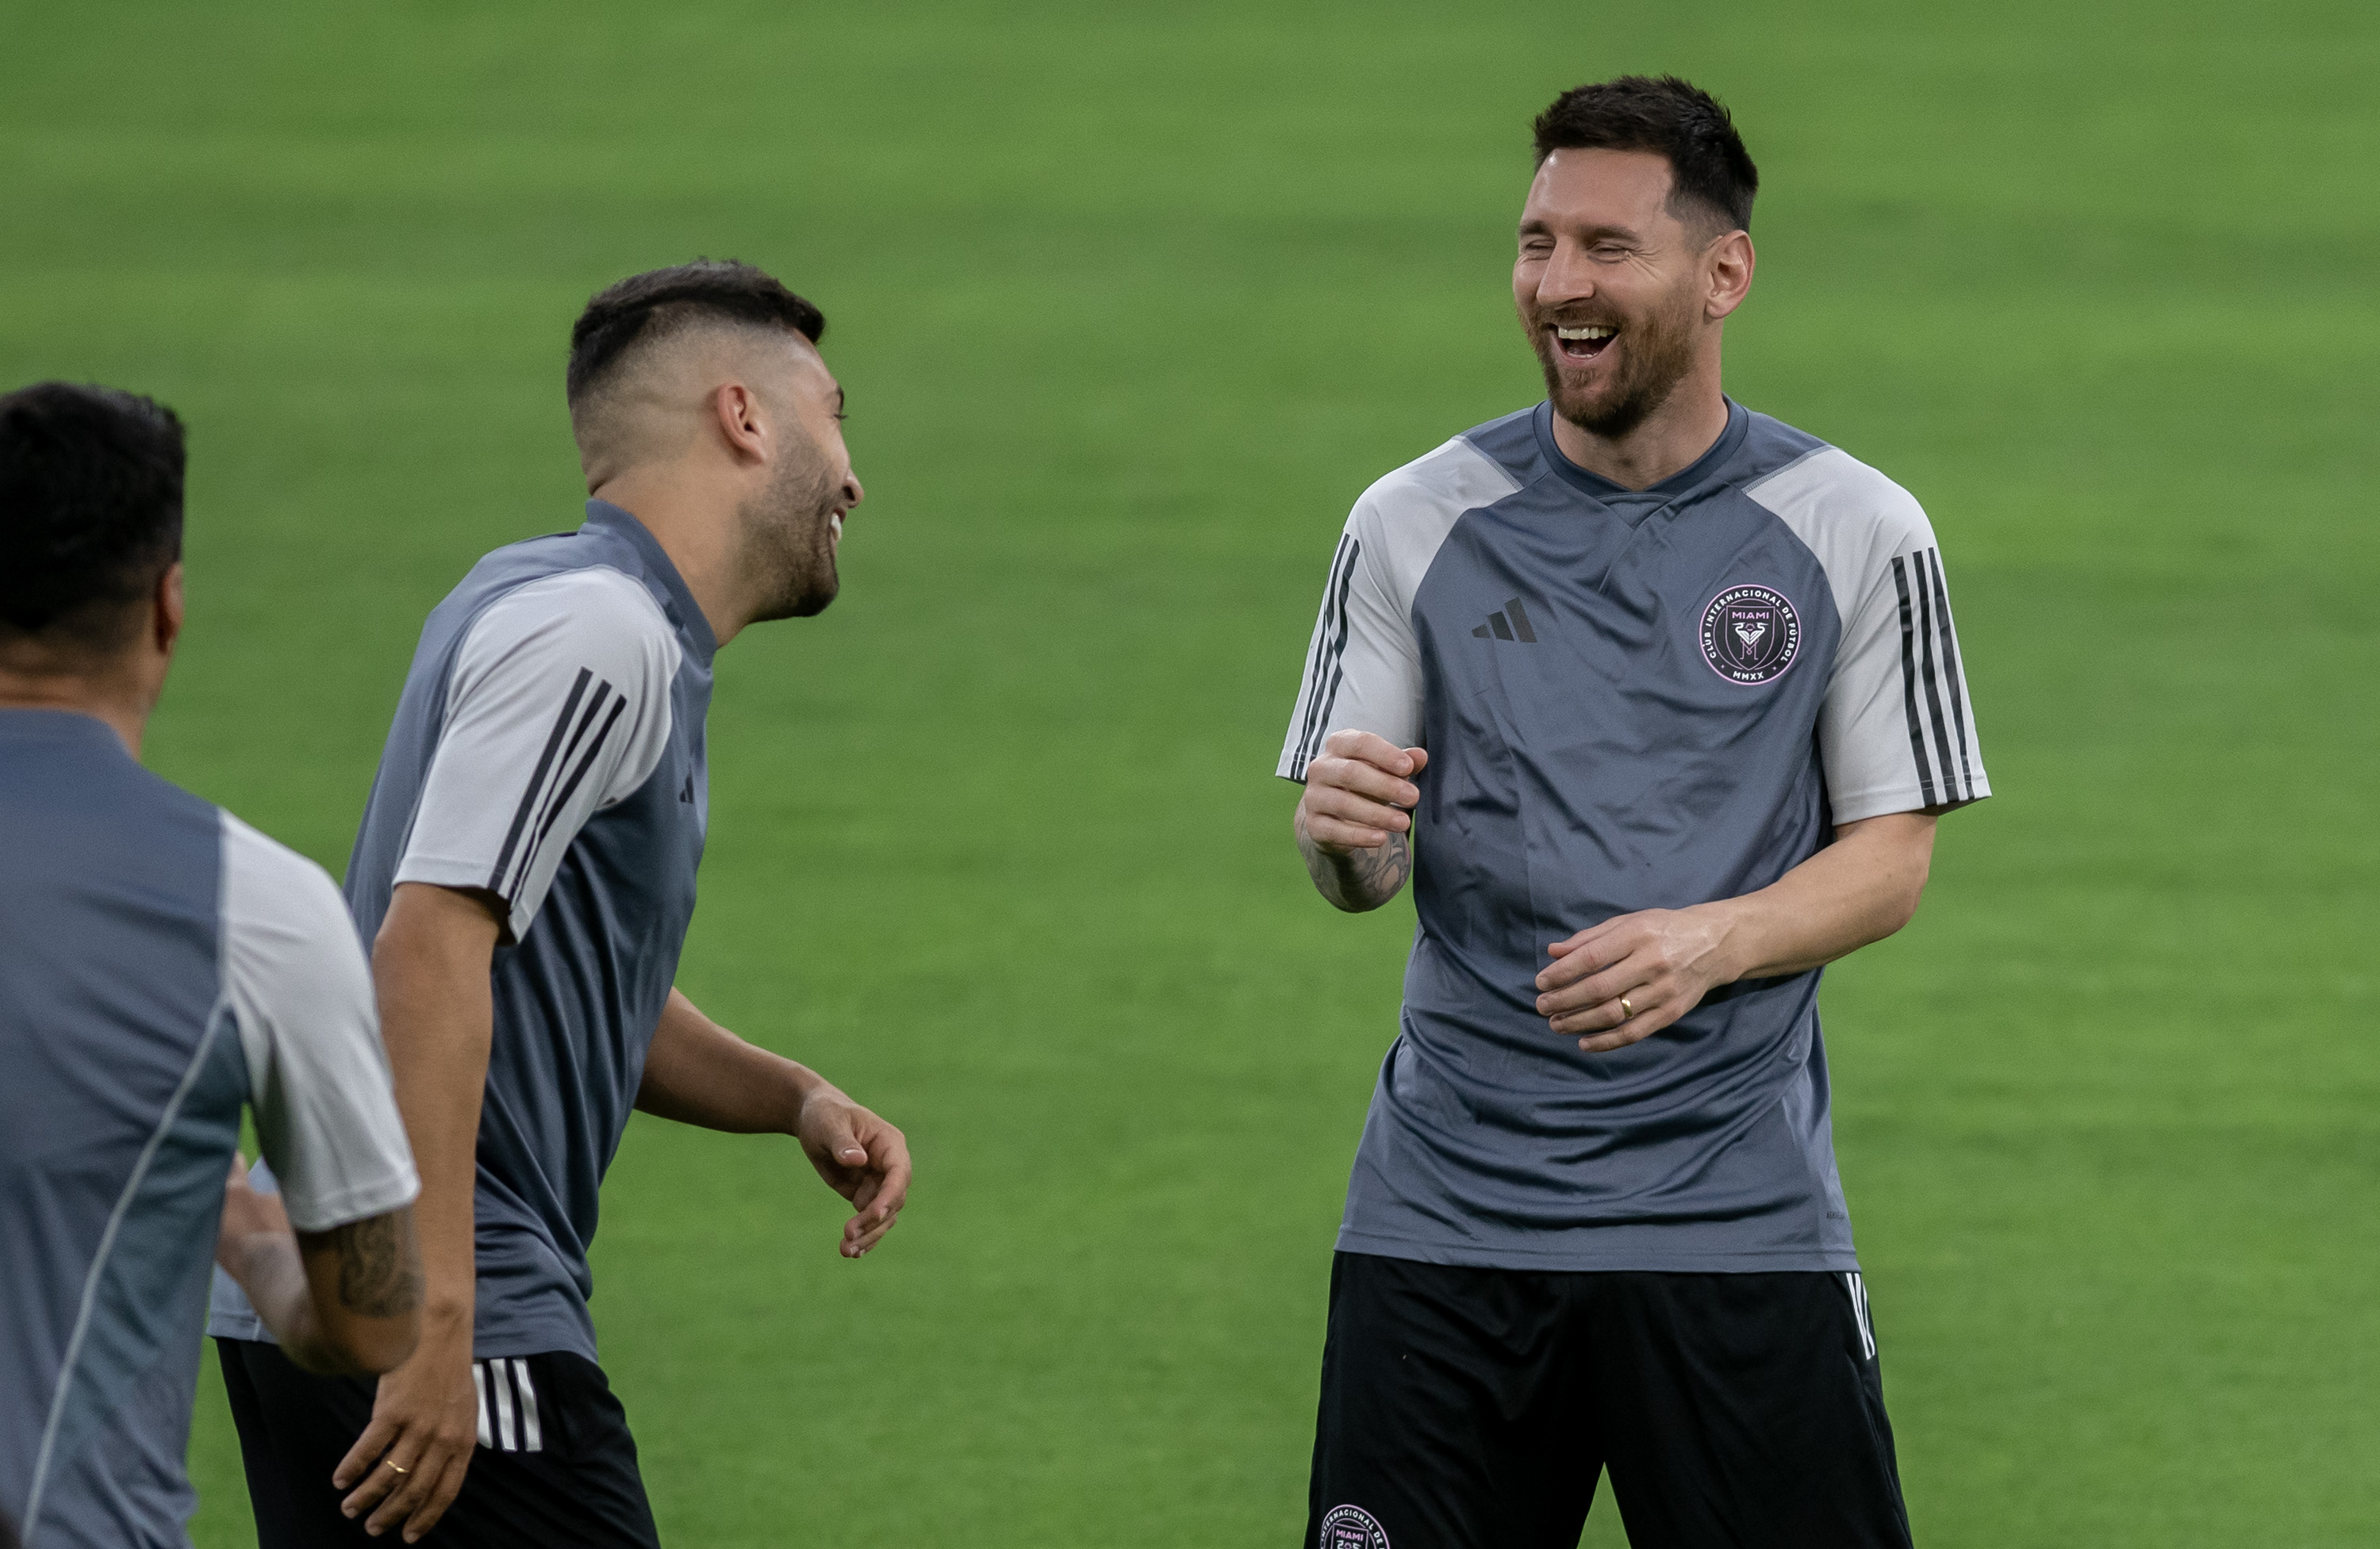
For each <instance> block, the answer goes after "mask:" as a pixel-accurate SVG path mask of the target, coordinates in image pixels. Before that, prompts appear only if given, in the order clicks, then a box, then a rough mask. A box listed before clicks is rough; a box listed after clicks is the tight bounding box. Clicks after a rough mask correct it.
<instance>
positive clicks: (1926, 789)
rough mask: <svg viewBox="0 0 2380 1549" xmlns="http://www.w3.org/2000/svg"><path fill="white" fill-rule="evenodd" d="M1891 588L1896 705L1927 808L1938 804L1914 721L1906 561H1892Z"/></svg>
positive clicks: (1913, 624) (1913, 634)
mask: <svg viewBox="0 0 2380 1549" xmlns="http://www.w3.org/2000/svg"><path fill="white" fill-rule="evenodd" d="M1892 586H1893V589H1894V590H1895V591H1897V592H1899V593H1900V706H1901V709H1902V710H1903V712H1904V713H1906V714H1907V716H1908V717H1909V756H1911V757H1912V758H1913V759H1914V760H1916V763H1917V789H1918V790H1919V792H1920V793H1923V794H1924V796H1925V805H1927V806H1938V805H1941V804H1940V803H1939V802H1937V800H1936V799H1935V796H1934V766H1933V765H1932V764H1931V763H1930V762H1928V761H1927V759H1926V757H1925V727H1924V726H1923V725H1922V724H1921V723H1920V722H1919V720H1918V719H1917V648H1916V647H1917V619H1916V614H1915V612H1914V611H1913V610H1912V609H1911V607H1910V605H1909V562H1908V561H1907V560H1906V559H1905V558H1903V557H1902V556H1900V555H1898V554H1896V555H1894V556H1893V559H1892Z"/></svg>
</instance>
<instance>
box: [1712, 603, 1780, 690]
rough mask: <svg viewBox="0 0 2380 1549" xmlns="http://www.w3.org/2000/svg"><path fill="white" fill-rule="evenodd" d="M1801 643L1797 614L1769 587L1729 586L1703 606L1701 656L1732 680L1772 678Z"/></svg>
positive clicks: (1747, 681) (1752, 681) (1755, 681)
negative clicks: (1707, 605) (1707, 604)
mask: <svg viewBox="0 0 2380 1549" xmlns="http://www.w3.org/2000/svg"><path fill="white" fill-rule="evenodd" d="M1801 649H1802V618H1801V615H1800V614H1798V613H1796V612H1794V611H1793V605H1792V604H1791V602H1788V601H1786V600H1785V594H1784V593H1783V592H1780V591H1779V590H1777V589H1776V588H1775V587H1728V588H1727V590H1725V591H1723V592H1721V593H1719V594H1718V596H1717V597H1715V598H1712V599H1711V605H1710V606H1709V607H1707V608H1706V609H1704V610H1703V660H1705V661H1707V662H1709V663H1710V665H1711V671H1712V672H1717V673H1718V675H1719V676H1720V677H1722V678H1725V679H1726V680H1727V681H1728V682H1730V683H1731V684H1765V683H1775V682H1776V681H1777V680H1778V679H1779V678H1780V677H1783V676H1784V675H1785V669H1787V668H1788V667H1791V666H1792V665H1793V658H1794V657H1795V656H1796V655H1798V654H1799V653H1800V651H1801Z"/></svg>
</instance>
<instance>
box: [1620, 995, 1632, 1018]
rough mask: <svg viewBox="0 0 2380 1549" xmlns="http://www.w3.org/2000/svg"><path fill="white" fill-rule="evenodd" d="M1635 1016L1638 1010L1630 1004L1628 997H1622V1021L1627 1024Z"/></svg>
mask: <svg viewBox="0 0 2380 1549" xmlns="http://www.w3.org/2000/svg"><path fill="white" fill-rule="evenodd" d="M1635 1014H1636V1008H1635V1007H1633V1006H1631V1005H1630V1004H1628V998H1627V997H1626V996H1624V995H1623V996H1621V998H1620V1020H1621V1021H1622V1022H1626V1021H1627V1020H1628V1019H1629V1018H1630V1017H1633V1016H1634V1015H1635Z"/></svg>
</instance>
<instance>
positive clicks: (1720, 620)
mask: <svg viewBox="0 0 2380 1549" xmlns="http://www.w3.org/2000/svg"><path fill="white" fill-rule="evenodd" d="M1346 727H1353V728H1356V729H1359V730H1362V731H1366V732H1377V733H1378V735H1380V736H1382V737H1385V738H1387V739H1388V740H1389V741H1390V742H1392V743H1395V744H1398V745H1400V746H1415V745H1418V746H1423V747H1427V749H1428V750H1429V756H1430V761H1429V767H1428V768H1427V770H1425V771H1424V772H1423V773H1422V774H1421V775H1420V776H1419V777H1418V779H1417V780H1416V781H1415V783H1416V784H1417V785H1418V787H1419V789H1420V791H1421V804H1420V806H1419V808H1418V810H1417V811H1416V812H1415V845H1414V850H1415V866H1414V902H1415V910H1416V913H1417V914H1418V916H1419V921H1418V926H1417V928H1416V930H1415V937H1414V948H1413V955H1412V958H1411V960H1410V962H1409V963H1408V965H1407V968H1406V971H1405V990H1404V1009H1403V1018H1402V1024H1401V1026H1400V1029H1399V1035H1398V1037H1397V1038H1396V1040H1395V1042H1394V1044H1393V1045H1392V1046H1391V1047H1390V1050H1389V1053H1388V1057H1387V1059H1386V1060H1385V1061H1384V1062H1383V1063H1382V1065H1381V1068H1380V1076H1379V1082H1378V1086H1377V1088H1376V1089H1375V1091H1374V1094H1373V1098H1372V1107H1371V1113H1370V1116H1369V1117H1368V1119H1366V1122H1365V1126H1364V1136H1363V1140H1362V1142H1361V1144H1360V1145H1359V1146H1358V1148H1357V1151H1356V1156H1355V1165H1354V1176H1353V1178H1352V1180H1351V1181H1350V1184H1349V1188H1348V1194H1347V1213H1346V1216H1345V1220H1344V1223H1343V1225H1342V1228H1341V1231H1340V1236H1339V1246H1340V1248H1341V1249H1342V1250H1344V1251H1347V1252H1351V1253H1378V1254H1381V1255H1384V1256H1388V1257H1391V1258H1406V1259H1418V1260H1423V1261H1426V1262H1430V1263H1439V1264H1461V1265H1488V1266H1501V1267H1508V1268H1529V1269H1580V1270H1585V1269H1637V1270H1662V1271H1696V1270H1720V1271H1726V1270H1771V1269H1787V1270H1846V1269H1853V1268H1856V1267H1857V1260H1856V1259H1855V1257H1854V1256H1853V1253H1852V1231H1851V1221H1850V1218H1849V1216H1848V1215H1847V1213H1846V1212H1845V1210H1844V1207H1843V1196H1842V1189H1841V1186H1840V1183H1839V1182H1838V1181H1837V1179H1836V1173H1835V1160H1834V1146H1833V1142H1832V1139H1831V1135H1830V1132H1829V1128H1828V1087H1827V1064H1826V1050H1825V1045H1824V1042H1823V1040H1822V1039H1821V1038H1820V1035H1819V1031H1818V1010H1817V992H1818V978H1819V975H1818V973H1817V972H1816V971H1813V972H1810V973H1806V974H1789V975H1785V976H1781V977H1778V978H1770V979H1756V980H1747V981H1744V982H1743V983H1740V984H1735V985H1730V986H1724V987H1722V988H1720V989H1718V990H1715V991H1713V992H1712V994H1711V995H1709V996H1708V997H1707V998H1705V1000H1704V1001H1703V1003H1702V1004H1701V1005H1700V1006H1699V1007H1697V1008H1696V1009H1695V1010H1693V1011H1691V1012H1689V1013H1688V1014H1687V1015H1686V1016H1685V1017H1684V1018H1683V1019H1682V1020H1681V1021H1680V1022H1678V1023H1675V1024H1674V1025H1672V1026H1670V1027H1668V1028H1665V1029H1664V1030H1662V1031H1661V1032H1659V1033H1658V1034H1655V1035H1653V1036H1651V1037H1649V1038H1646V1039H1645V1040H1643V1041H1642V1042H1639V1043H1636V1044H1633V1045H1631V1046H1629V1047H1626V1048H1622V1049H1618V1050H1614V1051H1612V1052H1609V1053H1604V1054H1584V1053H1581V1052H1580V1051H1579V1048H1578V1045H1577V1041H1576V1039H1575V1038H1573V1037H1569V1036H1565V1035H1560V1034H1556V1033H1554V1032H1552V1031H1551V1030H1550V1029H1549V1028H1548V1026H1547V1024H1546V1019H1545V1018H1543V1017H1542V1016H1540V1015H1538V1014H1537V1011H1536V988H1535V985H1534V980H1535V978H1536V974H1537V973H1538V971H1539V970H1540V969H1542V968H1543V967H1545V966H1546V965H1547V964H1548V962H1551V961H1552V960H1551V959H1550V958H1549V957H1548V955H1547V952H1546V949H1547V947H1548V946H1549V945H1550V944H1551V943H1553V942H1556V941H1559V940H1561V939H1562V938H1566V937H1568V936H1570V935H1572V934H1573V933H1574V932H1576V931H1579V930H1582V929H1584V928H1585V927H1587V926H1594V925H1597V924H1599V923H1601V922H1602V921H1604V920H1608V919H1609V918H1611V917H1613V916H1614V915H1618V914H1630V913H1633V912H1634V911H1637V910H1643V909H1656V908H1668V909H1674V908H1681V907H1683V906H1686V905H1689V904H1695V903H1702V902H1709V901H1711V900H1715V899H1723V898H1733V897H1737V896H1740V895H1742V894H1744V893H1749V892H1753V891H1756V890H1757V889H1761V888H1765V887H1767V886H1768V885H1769V884H1770V883H1772V882H1775V881H1776V880H1777V879H1778V878H1779V877H1783V876H1784V875H1785V874H1786V873H1787V872H1788V871H1791V869H1792V868H1793V867H1794V866H1796V865H1800V864H1801V863H1802V862H1803V861H1805V860H1807V859H1808V858H1809V857H1810V856H1811V855H1813V854H1814V853H1816V852H1817V851H1818V849H1819V848H1820V847H1821V846H1823V845H1825V844H1826V843H1827V842H1828V841H1829V839H1830V837H1831V834H1832V830H1833V828H1834V826H1835V825H1837V824H1840V823H1847V822H1852V821H1855V820H1857V819H1860V818H1864V817H1877V816H1880V815H1882V814H1886V813H1893V812H1906V811H1912V810H1915V809H1918V808H1922V807H1946V806H1954V805H1961V804H1963V803H1966V802H1971V801H1974V800H1977V799H1979V798H1981V797H1984V796H1986V795H1988V794H1990V790H1991V788H1990V785H1989V784H1988V782H1987V781H1986V780H1985V775H1984V765H1983V757H1982V755H1981V752H1980V750H1979V748H1978V746H1977V744H1976V740H1975V727H1974V717H1973V712H1972V711H1971V709H1970V708H1969V707H1968V703H1967V688H1966V679H1965V675H1964V672H1962V670H1961V658H1960V653H1959V645H1958V638H1957V635H1956V632H1955V631H1954V630H1953V629H1952V628H1951V624H1950V607H1949V591H1948V589H1947V588H1946V587H1945V585H1944V582H1943V577H1942V563H1941V556H1940V553H1939V551H1938V550H1937V547H1936V545H1935V541H1934V534H1933V531H1932V529H1931V528H1930V527H1929V526H1928V525H1927V523H1926V519H1925V513H1924V512H1923V511H1922V510H1920V509H1919V508H1918V505H1917V502H1915V501H1914V500H1913V499H1911V498H1910V496H1909V495H1908V494H1907V492H1906V491H1904V490H1901V489H1900V487H1899V486H1897V485H1895V484H1894V483H1892V481H1891V480H1889V479H1888V478H1885V477H1884V476H1883V475H1881V474H1879V473H1877V472H1876V470H1875V469H1873V468H1870V467H1867V466H1864V464H1861V463H1859V462H1857V461H1856V460H1854V459H1853V458H1852V457H1850V456H1849V455H1847V454H1844V453H1842V452H1840V451H1838V450H1836V449H1835V448H1833V447H1831V446H1828V445H1827V444H1826V443H1824V442H1820V441H1818V440H1816V439H1815V438H1814V437H1811V436H1808V435H1804V434H1803V432H1801V431H1799V430H1794V429H1792V428H1791V427H1790V426H1787V425H1784V424H1781V423H1779V421H1777V420H1774V419H1771V418H1768V417H1767V416H1766V415H1758V414H1752V413H1749V412H1747V411H1746V410H1744V409H1743V407H1741V406H1740V405H1732V404H1730V405H1729V416H1728V425H1727V429H1726V430H1725V431H1724V432H1723V433H1722V434H1721V435H1720V437H1719V439H1718V442H1716V443H1715V444H1713V446H1712V447H1711V448H1710V450H1709V452H1708V453H1706V454H1705V455H1704V456H1703V457H1702V458H1701V459H1700V460H1699V461H1697V462H1696V463H1695V464H1694V466H1691V467H1689V468H1686V469H1684V470H1683V471H1682V472H1680V473H1678V474H1677V475H1675V476H1674V477H1672V478H1668V479H1664V480H1663V481H1662V482H1661V483H1659V484H1658V485H1655V486H1653V487H1652V488H1651V489H1649V490H1623V489H1621V487H1620V486H1618V485H1615V484H1613V483H1611V482H1609V480H1606V479H1603V478H1597V476H1596V475H1594V474H1592V473H1589V472H1587V471H1586V470H1585V469H1584V468H1581V467H1579V466H1576V465H1574V464H1573V463H1572V462H1570V460H1569V459H1568V458H1566V457H1564V456H1563V455H1562V454H1561V453H1560V450H1559V448H1557V446H1556V445H1555V443H1554V440H1553V433H1552V418H1551V410H1550V409H1549V408H1548V407H1547V406H1546V405H1538V406H1537V407H1536V408H1535V409H1531V410H1524V411H1523V412H1521V413H1518V414H1514V415H1510V416H1507V417H1506V418H1502V419H1498V420H1495V421H1492V422H1491V423H1489V424H1487V425H1483V426H1480V427H1479V428H1477V429H1476V430H1472V431H1470V432H1468V433H1467V434H1465V435H1463V436H1460V437H1458V438H1456V439H1455V440H1453V441H1451V442H1447V443H1446V444H1445V445H1444V446H1441V447H1439V449H1438V450H1437V451H1435V452H1432V453H1430V454H1428V455H1427V456H1426V457H1423V458H1421V459H1419V460H1418V461H1415V462H1414V463H1410V464H1408V465H1406V466H1404V467H1403V468H1400V469H1398V470H1397V471H1396V472H1394V473H1392V474H1390V475H1389V476H1388V477H1387V478H1383V479H1381V480H1380V481H1379V482H1378V483H1377V484H1375V485H1374V486H1372V488H1371V489H1370V490H1366V492H1365V494H1364V497H1363V498H1362V499H1361V500H1360V501H1358V502H1356V504H1355V509H1354V514H1353V515H1351V516H1350V517H1349V518H1348V521H1347V525H1346V529H1345V532H1344V534H1343V535H1342V538H1341V539H1340V541H1339V549H1338V552H1337V554H1336V556H1335V557H1334V559H1333V561H1332V563H1331V567H1330V582H1329V586H1328V589H1327V591H1326V592H1325V595H1324V597H1323V602H1322V611H1321V617H1320V619H1319V621H1318V623H1317V624H1316V626H1315V631H1314V637H1313V642H1312V644H1311V646H1310V647H1309V648H1308V650H1307V653H1306V666H1305V682H1304V684H1303V686H1302V687H1301V688H1300V690H1299V694H1298V698H1297V705H1296V708H1295V712H1294V714H1293V718H1292V720H1291V723H1290V728H1289V736H1288V740H1287V743H1286V745H1285V746H1284V747H1283V749H1282V752H1281V762H1280V765H1279V768H1278V772H1279V773H1280V774H1281V775H1282V776H1284V777H1285V778H1288V779H1291V780H1303V779H1304V778H1305V769H1306V766H1307V765H1308V764H1309V763H1310V762H1312V761H1313V760H1314V759H1315V758H1317V757H1318V756H1320V755H1321V751H1322V744H1323V741H1324V739H1325V738H1326V737H1327V736H1328V735H1329V734H1330V732H1333V731H1336V730H1339V729H1341V728H1346Z"/></svg>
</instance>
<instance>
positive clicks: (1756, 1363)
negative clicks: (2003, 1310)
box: [1305, 1253, 1909, 1549]
mask: <svg viewBox="0 0 2380 1549" xmlns="http://www.w3.org/2000/svg"><path fill="white" fill-rule="evenodd" d="M1605 1470H1609V1472H1610V1475H1611V1493H1612V1495H1614V1496H1615V1497H1617V1499H1618V1501H1619V1505H1620V1516H1621V1521H1622V1523H1624V1524H1625V1526H1626V1527H1627V1530H1628V1542H1629V1543H1631V1544H1632V1545H1633V1546H1634V1549H1717V1546H1718V1545H1730V1546H1736V1549H1771V1546H1775V1549H1784V1546H1788V1545H1791V1546H1794V1549H1799V1546H1802V1545H1809V1546H1811V1549H1820V1546H1823V1549H1868V1546H1877V1549H1883V1546H1890V1549H1907V1546H1908V1544H1909V1516H1908V1513H1907V1511H1906V1510H1904V1509H1903V1507H1902V1506H1901V1501H1900V1471H1899V1470H1898V1468H1897V1467H1896V1465H1895V1463H1894V1461H1893V1455H1892V1427H1891V1425H1890V1424H1889V1423H1888V1422H1887V1421H1886V1419H1885V1416H1884V1388H1883V1384H1882V1382H1881V1380H1880V1378H1879V1376H1878V1374H1877V1371H1876V1336H1875V1329H1874V1325H1872V1324H1871V1323H1870V1322H1869V1320H1868V1315H1867V1295H1866V1291H1865V1289H1864V1288H1863V1286H1862V1285H1861V1283H1860V1278H1859V1277H1858V1276H1857V1275H1836V1274H1822V1273H1792V1274H1756V1275H1657V1274H1637V1273H1624V1272H1613V1273H1605V1274H1579V1273H1560V1272H1549V1271H1534V1270H1512V1269H1467V1268H1461V1267H1457V1266H1454V1265H1435V1264H1415V1263H1412V1262H1409V1261H1407V1260H1403V1259H1387V1258H1375V1257H1372V1256H1369V1255H1366V1254H1361V1253H1341V1254H1340V1255H1339V1256H1338V1260H1337V1262H1336V1263H1335V1264H1334V1265H1332V1266H1331V1271H1330V1343H1329V1345H1328V1347H1327V1348H1326V1349H1325V1350H1324V1352H1323V1357H1322V1407H1321V1416H1320V1419H1319V1421H1318V1423H1317V1426H1316V1434H1315V1438H1314V1482H1313V1485H1312V1489H1311V1491H1310V1493H1309V1495H1308V1505H1309V1512H1308V1516H1307V1520H1306V1527H1305V1543H1306V1545H1307V1546H1308V1549H1575V1545H1576V1544H1577V1543H1578V1539H1579V1533H1580V1532H1581V1531H1582V1530H1583V1529H1584V1528H1585V1525H1586V1510H1587V1507H1588V1506H1589V1504H1590V1503H1592V1502H1593V1500H1594V1498H1595V1484H1596V1479H1597V1476H1598V1475H1599V1474H1601V1473H1602V1472H1604V1471H1605Z"/></svg>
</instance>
